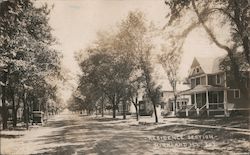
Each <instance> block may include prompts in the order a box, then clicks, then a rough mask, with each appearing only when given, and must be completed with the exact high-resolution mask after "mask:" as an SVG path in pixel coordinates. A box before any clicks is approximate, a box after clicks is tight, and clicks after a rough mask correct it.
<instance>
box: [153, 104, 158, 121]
mask: <svg viewBox="0 0 250 155" xmlns="http://www.w3.org/2000/svg"><path fill="white" fill-rule="evenodd" d="M153 106H154V114H155V123H158V116H157V111H156V105H155V103H153Z"/></svg>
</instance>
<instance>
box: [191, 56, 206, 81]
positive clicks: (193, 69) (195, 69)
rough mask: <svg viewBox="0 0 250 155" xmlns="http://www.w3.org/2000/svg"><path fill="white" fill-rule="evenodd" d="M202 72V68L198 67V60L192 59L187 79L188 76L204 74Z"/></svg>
mask: <svg viewBox="0 0 250 155" xmlns="http://www.w3.org/2000/svg"><path fill="white" fill-rule="evenodd" d="M204 73H205V72H204V70H203V68H202V66H201V65H200V63H199V62H198V60H197V59H196V58H194V60H193V62H192V65H191V68H190V71H189V77H190V76H195V75H200V74H204Z"/></svg>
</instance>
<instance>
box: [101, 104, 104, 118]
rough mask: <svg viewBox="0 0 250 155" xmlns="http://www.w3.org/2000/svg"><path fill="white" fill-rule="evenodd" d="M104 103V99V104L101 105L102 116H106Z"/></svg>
mask: <svg viewBox="0 0 250 155" xmlns="http://www.w3.org/2000/svg"><path fill="white" fill-rule="evenodd" d="M103 104H104V103H103V101H102V105H101V106H102V107H101V108H102V117H104V105H103Z"/></svg>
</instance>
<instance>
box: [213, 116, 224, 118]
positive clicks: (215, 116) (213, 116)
mask: <svg viewBox="0 0 250 155" xmlns="http://www.w3.org/2000/svg"><path fill="white" fill-rule="evenodd" d="M213 117H219V118H220V117H225V115H214V116H213Z"/></svg>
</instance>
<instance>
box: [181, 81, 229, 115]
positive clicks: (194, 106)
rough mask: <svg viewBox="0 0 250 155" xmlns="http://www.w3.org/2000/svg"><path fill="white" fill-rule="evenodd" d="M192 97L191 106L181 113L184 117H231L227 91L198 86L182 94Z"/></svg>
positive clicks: (208, 86) (209, 86) (219, 88)
mask: <svg viewBox="0 0 250 155" xmlns="http://www.w3.org/2000/svg"><path fill="white" fill-rule="evenodd" d="M180 95H191V105H187V106H186V107H185V108H183V110H181V111H179V113H182V115H184V116H186V117H189V116H229V114H228V101H227V89H226V88H224V87H215V86H211V85H198V86H196V87H195V88H193V89H189V90H186V91H183V92H181V93H180Z"/></svg>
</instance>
